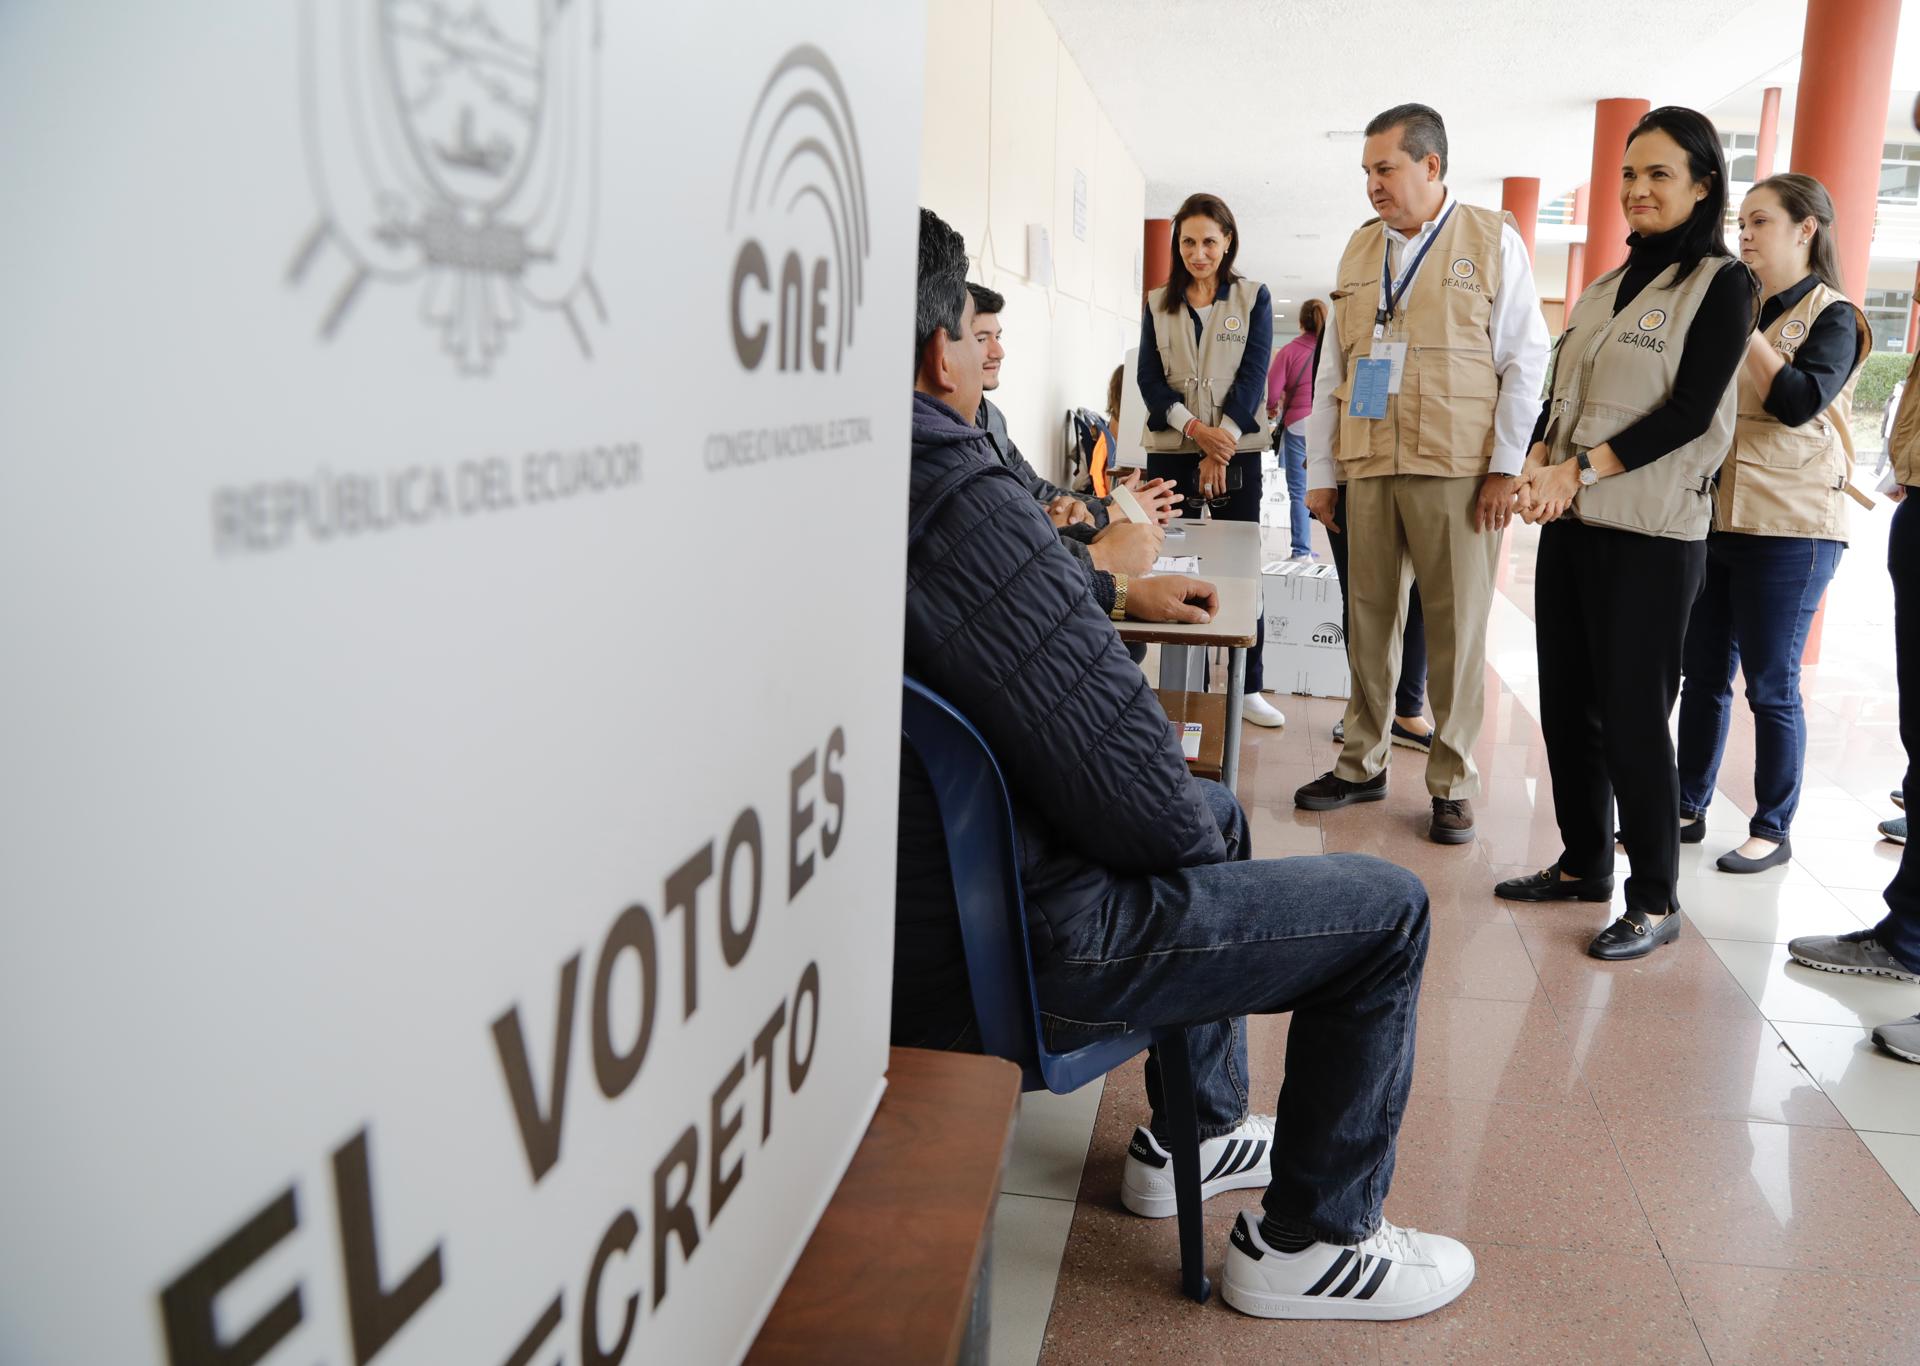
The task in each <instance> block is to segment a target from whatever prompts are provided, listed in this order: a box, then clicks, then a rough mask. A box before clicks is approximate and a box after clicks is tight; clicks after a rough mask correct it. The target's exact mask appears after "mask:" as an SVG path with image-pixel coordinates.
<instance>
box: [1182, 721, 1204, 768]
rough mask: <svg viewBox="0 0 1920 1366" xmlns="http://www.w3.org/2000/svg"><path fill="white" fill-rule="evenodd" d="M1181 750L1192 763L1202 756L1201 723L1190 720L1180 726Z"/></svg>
mask: <svg viewBox="0 0 1920 1366" xmlns="http://www.w3.org/2000/svg"><path fill="white" fill-rule="evenodd" d="M1180 752H1181V753H1182V754H1184V755H1186V756H1187V762H1188V763H1192V762H1193V761H1194V760H1195V759H1198V758H1199V757H1200V723H1199V722H1198V721H1188V722H1186V723H1185V724H1183V725H1182V726H1181V727H1180Z"/></svg>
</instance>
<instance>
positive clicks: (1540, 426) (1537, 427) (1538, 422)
mask: <svg viewBox="0 0 1920 1366" xmlns="http://www.w3.org/2000/svg"><path fill="white" fill-rule="evenodd" d="M1552 416H1553V398H1552V396H1551V395H1549V396H1548V397H1547V400H1546V402H1544V403H1542V404H1541V405H1540V416H1539V417H1537V418H1535V419H1534V423H1533V435H1532V436H1531V437H1529V438H1528V439H1527V449H1528V450H1532V449H1533V448H1534V447H1535V446H1537V445H1539V444H1540V443H1541V442H1542V441H1545V440H1546V439H1547V419H1548V418H1550V417H1552Z"/></svg>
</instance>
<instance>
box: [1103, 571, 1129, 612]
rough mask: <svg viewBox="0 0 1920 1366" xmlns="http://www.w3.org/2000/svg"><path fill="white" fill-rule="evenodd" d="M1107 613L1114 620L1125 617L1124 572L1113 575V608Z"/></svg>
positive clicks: (1125, 587) (1125, 584) (1125, 581)
mask: <svg viewBox="0 0 1920 1366" xmlns="http://www.w3.org/2000/svg"><path fill="white" fill-rule="evenodd" d="M1107 615H1108V616H1110V617H1112V618H1113V619H1114V620H1115V621H1125V620H1126V619H1127V576H1126V575H1125V574H1115V575H1114V576H1113V610H1112V611H1111V612H1109V613H1107Z"/></svg>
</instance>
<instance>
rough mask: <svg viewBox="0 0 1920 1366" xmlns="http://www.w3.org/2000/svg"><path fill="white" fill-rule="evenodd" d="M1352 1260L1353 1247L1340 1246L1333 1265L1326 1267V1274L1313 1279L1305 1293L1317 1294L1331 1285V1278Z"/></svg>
mask: <svg viewBox="0 0 1920 1366" xmlns="http://www.w3.org/2000/svg"><path fill="white" fill-rule="evenodd" d="M1352 1260H1353V1249H1352V1248H1350V1247H1343V1248H1341V1249H1340V1255H1339V1256H1338V1257H1336V1258H1335V1259H1334V1262H1333V1265H1332V1266H1330V1267H1328V1268H1327V1274H1326V1275H1324V1276H1322V1277H1321V1278H1320V1279H1319V1280H1317V1281H1315V1282H1314V1283H1313V1286H1312V1288H1311V1289H1309V1290H1308V1291H1307V1294H1309V1295H1318V1294H1319V1293H1320V1292H1321V1291H1323V1290H1325V1289H1326V1288H1327V1287H1328V1286H1330V1285H1332V1284H1333V1278H1334V1277H1335V1276H1338V1275H1339V1274H1340V1273H1341V1272H1342V1271H1343V1270H1345V1269H1346V1265H1347V1263H1348V1262H1350V1261H1352Z"/></svg>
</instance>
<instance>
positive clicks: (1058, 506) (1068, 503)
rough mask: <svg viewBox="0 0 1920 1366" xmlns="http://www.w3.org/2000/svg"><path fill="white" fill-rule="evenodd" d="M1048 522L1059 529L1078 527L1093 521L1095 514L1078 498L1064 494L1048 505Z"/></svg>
mask: <svg viewBox="0 0 1920 1366" xmlns="http://www.w3.org/2000/svg"><path fill="white" fill-rule="evenodd" d="M1047 520H1048V521H1050V522H1052V523H1053V524H1054V525H1055V526H1058V527H1069V526H1077V525H1078V524H1080V523H1082V522H1091V521H1093V514H1092V513H1091V512H1089V511H1087V505H1086V504H1085V503H1083V502H1081V501H1080V500H1079V499H1078V498H1074V497H1072V496H1070V495H1068V494H1064V493H1063V494H1061V495H1060V496H1059V497H1058V498H1056V499H1054V500H1053V501H1052V502H1051V503H1048V504H1047Z"/></svg>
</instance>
